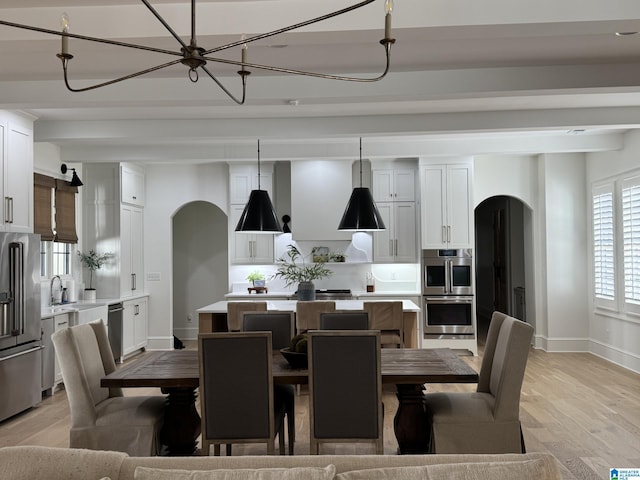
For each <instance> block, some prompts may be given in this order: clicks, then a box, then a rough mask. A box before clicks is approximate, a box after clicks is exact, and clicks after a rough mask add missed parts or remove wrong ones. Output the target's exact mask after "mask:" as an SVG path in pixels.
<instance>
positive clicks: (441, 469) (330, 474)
mask: <svg viewBox="0 0 640 480" xmlns="http://www.w3.org/2000/svg"><path fill="white" fill-rule="evenodd" d="M0 465H1V466H2V473H1V478H2V479H3V480H57V479H59V480H100V479H103V478H105V477H106V478H109V479H111V480H132V479H136V480H138V479H139V480H148V479H154V480H155V479H157V480H169V479H171V480H182V479H185V480H187V479H190V480H209V479H216V480H217V479H225V478H226V479H230V478H233V479H274V480H275V479H278V480H283V479H284V480H286V479H298V478H299V479H304V480H314V479H318V480H329V479H333V478H335V479H336V480H363V479H367V480H376V479H380V480H382V479H396V478H397V479H399V480H400V479H402V480H411V479H418V478H420V479H447V480H450V479H454V480H471V479H473V480H483V479H487V480H488V479H497V478H522V479H529V478H531V479H534V478H535V479H536V480H546V479H549V480H555V479H558V480H559V479H561V478H562V477H561V475H560V470H559V464H558V462H557V460H556V459H555V458H554V457H553V456H552V455H550V454H544V453H528V454H524V455H520V454H506V455H403V456H398V455H339V456H337V455H317V456H315V455H314V456H305V455H300V456H259V457H258V456H237V457H129V456H128V455H127V454H125V453H119V452H106V451H95V450H81V449H69V448H49V447H35V446H34V447H27V446H23V447H4V448H0ZM283 469H286V470H283ZM167 470H171V471H167ZM177 470H182V471H177ZM225 470H226V471H225ZM229 470H233V472H229ZM240 470H242V471H240Z"/></svg>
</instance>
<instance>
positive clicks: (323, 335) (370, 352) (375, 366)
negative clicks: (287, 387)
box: [308, 330, 384, 455]
mask: <svg viewBox="0 0 640 480" xmlns="http://www.w3.org/2000/svg"><path fill="white" fill-rule="evenodd" d="M308 349H309V437H310V452H311V454H312V455H317V454H319V453H320V444H321V443H345V442H373V443H374V444H375V449H376V453H377V454H382V453H384V442H383V424H382V377H381V369H380V363H381V361H380V357H381V353H380V332H379V331H372V330H352V331H329V330H326V331H319V330H317V331H311V332H309V333H308Z"/></svg>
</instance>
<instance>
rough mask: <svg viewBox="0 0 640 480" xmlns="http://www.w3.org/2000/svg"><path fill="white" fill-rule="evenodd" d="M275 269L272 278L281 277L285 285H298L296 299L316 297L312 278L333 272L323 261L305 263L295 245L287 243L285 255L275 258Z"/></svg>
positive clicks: (317, 278)
mask: <svg viewBox="0 0 640 480" xmlns="http://www.w3.org/2000/svg"><path fill="white" fill-rule="evenodd" d="M276 266H277V271H276V273H275V274H274V275H273V278H282V279H284V281H285V282H286V283H285V285H286V286H287V287H289V286H291V285H295V284H297V285H298V300H303V301H309V300H315V299H316V288H315V285H314V284H313V281H314V280H320V279H322V278H326V277H328V276H330V275H331V274H332V273H333V272H332V271H331V270H330V269H329V268H327V266H326V265H325V264H324V262H315V263H306V262H305V261H304V256H303V255H302V253H300V250H298V248H297V247H296V246H295V245H289V248H288V249H287V253H286V256H285V257H281V258H279V259H278V260H276Z"/></svg>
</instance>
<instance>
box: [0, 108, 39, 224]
mask: <svg viewBox="0 0 640 480" xmlns="http://www.w3.org/2000/svg"><path fill="white" fill-rule="evenodd" d="M0 120H1V119H0ZM0 137H1V138H0V161H1V160H2V159H3V157H4V162H3V169H2V177H3V181H2V184H3V188H2V190H3V192H2V193H3V197H2V216H1V218H2V226H1V227H0V230H4V231H6V232H19V233H32V232H33V132H32V131H31V130H29V129H27V128H24V127H23V126H22V125H19V124H14V123H13V122H7V123H6V124H4V125H3V124H2V123H1V122H0Z"/></svg>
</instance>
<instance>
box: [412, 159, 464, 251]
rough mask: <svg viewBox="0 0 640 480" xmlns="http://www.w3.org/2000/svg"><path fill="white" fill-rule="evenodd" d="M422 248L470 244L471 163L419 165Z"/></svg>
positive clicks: (461, 246)
mask: <svg viewBox="0 0 640 480" xmlns="http://www.w3.org/2000/svg"><path fill="white" fill-rule="evenodd" d="M420 168H421V181H422V248H424V249H433V248H473V204H472V185H471V181H472V179H473V166H472V164H471V163H470V162H469V163H462V164H443V165H423V166H421V167H420Z"/></svg>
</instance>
